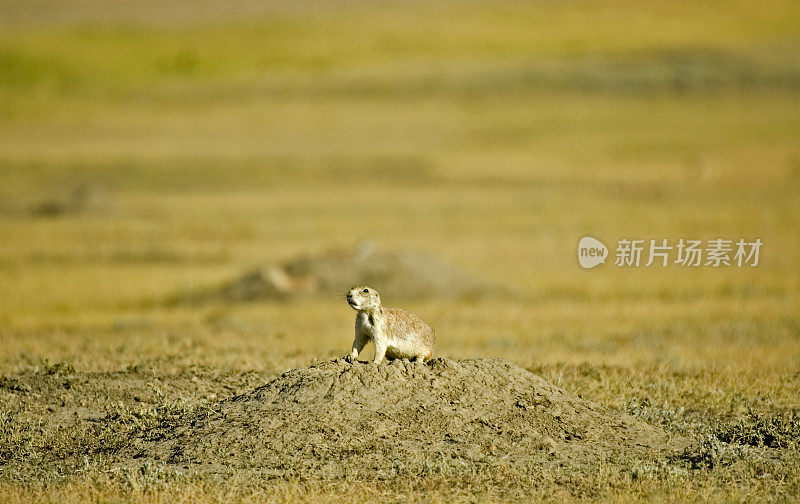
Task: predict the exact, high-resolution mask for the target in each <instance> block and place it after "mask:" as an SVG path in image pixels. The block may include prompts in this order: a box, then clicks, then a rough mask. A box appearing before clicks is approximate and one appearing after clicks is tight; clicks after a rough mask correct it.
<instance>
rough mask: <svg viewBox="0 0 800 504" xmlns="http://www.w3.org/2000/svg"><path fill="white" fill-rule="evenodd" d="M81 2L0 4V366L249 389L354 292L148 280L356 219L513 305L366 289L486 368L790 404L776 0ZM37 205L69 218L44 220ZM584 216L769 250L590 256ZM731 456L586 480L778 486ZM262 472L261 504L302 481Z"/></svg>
mask: <svg viewBox="0 0 800 504" xmlns="http://www.w3.org/2000/svg"><path fill="white" fill-rule="evenodd" d="M112 3H113V2H112ZM45 4H46V3H43V4H42V5H45ZM31 5H33V4H31ZM76 5H79V7H76V9H77V10H80V9H87V10H88V11H91V12H93V13H94V14H96V16H94V17H84V18H82V20H81V17H80V16H79V15H77V14H75V13H74V12H73V13H66V11H64V10H59V9H52V10H46V9H45V10H42V11H35V9H36V7H35V6H30V5H29V6H25V5H24V3H20V2H7V3H4V4H3V5H2V6H0V17H2V20H0V374H13V373H16V372H20V371H22V370H26V369H35V368H37V367H38V366H42V365H43V362H44V361H45V360H49V361H50V362H54V361H62V360H63V361H66V362H69V363H71V364H72V365H74V366H75V368H76V369H78V370H79V371H93V370H117V369H123V368H125V367H126V366H129V365H135V364H137V363H141V362H151V363H152V362H156V363H158V365H159V366H163V368H164V369H165V370H167V371H171V370H179V369H181V368H182V367H185V366H191V365H195V364H202V365H209V366H215V367H218V368H219V369H225V370H236V371H245V370H257V371H258V372H261V373H264V376H265V379H266V377H268V376H271V375H273V374H275V373H279V372H281V371H283V370H285V369H288V368H291V367H297V366H304V365H307V364H308V363H310V362H312V361H314V360H319V359H330V358H333V357H337V356H341V355H343V354H344V353H345V352H346V350H347V348H348V346H349V344H350V340H351V332H352V318H353V312H352V311H351V310H350V309H349V307H347V306H346V305H345V304H344V303H343V302H342V300H341V299H338V298H332V299H327V298H321V299H312V300H302V301H297V302H275V303H273V302H258V303H249V304H228V303H223V302H208V303H204V304H198V305H174V304H171V303H169V302H168V300H169V299H171V298H172V297H173V296H174V295H176V294H177V293H181V292H187V291H192V290H202V289H208V288H213V287H214V286H215V285H218V284H219V283H221V282H224V281H226V280H229V279H231V278H234V277H236V276H238V275H240V274H241V273H243V272H244V271H246V270H248V269H249V268H251V267H254V266H258V265H264V264H268V263H278V262H281V261H283V260H285V259H289V258H292V257H294V256H296V255H298V254H306V253H319V252H323V251H325V250H326V249H328V248H331V247H342V246H350V245H352V244H354V243H356V242H358V241H359V240H363V239H373V240H375V241H376V242H377V243H378V244H379V246H380V247H382V248H384V249H390V250H395V249H409V248H411V249H422V250H425V251H427V252H429V253H431V254H434V255H436V256H439V257H442V258H443V259H445V260H447V261H449V262H451V263H453V264H455V265H457V266H458V267H460V268H462V269H464V270H465V271H468V272H471V273H474V274H475V275H478V276H479V277H481V278H483V279H486V280H487V281H490V282H493V283H499V284H504V285H506V286H508V287H509V288H510V289H511V290H513V291H514V292H515V293H516V294H517V295H516V296H513V297H512V296H510V297H506V298H503V299H495V298H486V299H478V300H470V301H456V300H449V299H428V300H413V299H398V300H393V299H386V300H385V301H386V303H387V304H389V305H397V304H402V305H403V306H404V307H407V308H409V309H412V310H414V311H415V312H417V313H419V314H420V315H422V316H423V317H424V318H425V319H427V320H429V321H430V322H431V324H432V325H433V326H434V327H435V328H436V331H437V336H438V338H439V343H438V352H437V353H438V354H439V355H443V356H446V357H451V358H466V357H503V358H507V359H510V360H512V361H514V362H517V363H519V364H521V365H524V366H526V367H528V368H530V369H533V370H536V371H537V372H540V373H541V374H543V376H545V377H546V378H547V379H548V380H551V381H553V382H554V383H556V384H557V385H559V386H561V387H564V388H566V389H568V390H571V391H573V392H577V393H581V394H583V395H584V397H588V398H590V399H593V400H596V401H598V402H601V403H603V404H607V405H610V406H614V407H619V408H622V409H624V408H626V407H627V405H628V404H629V402H630V401H633V400H640V399H641V398H642V397H645V396H649V397H651V398H652V399H653V401H654V402H657V403H659V404H666V405H667V406H665V407H669V408H673V409H680V408H686V409H690V410H697V411H702V410H704V409H707V410H708V411H712V412H713V413H714V414H715V415H721V414H722V413H724V412H733V411H736V410H737V408H744V409H747V408H754V409H757V410H758V409H763V410H771V408H797V407H798V406H799V405H800V403H799V401H800V390H798V385H797V383H798V380H797V377H798V375H797V373H798V364H799V363H800V344H799V343H800V312H799V311H798V306H800V266H798V263H797V258H798V257H800V241H798V233H797V219H798V216H800V114H799V113H798V110H800V63H798V61H800V4H798V3H796V2H767V3H764V2H752V1H740V2H726V3H725V5H724V6H722V5H720V4H719V3H717V2H671V3H669V4H666V3H661V4H652V5H651V4H650V3H647V4H643V3H641V2H627V1H614V2H536V3H525V2H522V3H513V4H512V3H510V2H508V3H505V2H501V3H477V2H476V3H470V2H466V3H451V2H445V3H437V4H436V5H433V6H431V5H428V4H427V3H422V2H420V3H410V4H409V3H404V4H403V5H402V7H400V6H390V5H384V4H382V3H381V4H375V5H370V4H368V3H364V4H360V3H356V2H353V3H348V4H346V5H344V6H338V7H331V6H324V7H322V6H319V5H316V4H315V3H313V2H312V3H308V4H298V5H299V6H298V7H296V8H285V7H284V8H279V7H277V6H274V7H269V6H267V7H263V8H258V9H256V11H257V14H255V15H248V16H237V15H235V14H227V15H222V16H214V15H210V14H209V13H208V12H205V13H204V12H194V13H192V12H190V11H189V10H185V11H182V10H180V9H178V8H177V7H175V6H173V7H171V8H172V9H176V10H175V11H172V10H170V11H169V12H170V13H168V15H166V16H165V17H163V18H161V17H159V16H157V15H153V14H151V13H150V11H149V10H147V9H152V6H150V7H146V6H144V4H143V6H142V7H137V8H131V11H130V12H132V13H134V14H136V15H133V14H131V15H130V16H129V17H126V16H122V18H121V21H120V19H119V18H115V17H114V16H113V15H110V14H108V12H112V10H108V11H107V10H105V9H103V7H102V6H103V5H104V4H103V3H96V4H95V3H86V4H83V3H79V4H76ZM175 5H179V4H175ZM30 9H34V11H30ZM60 9H63V7H62V8H60ZM92 9H94V10H92ZM137 9H138V10H137ZM259 9H260V10H259ZM25 12H35V13H36V16H29V15H26V16H23V14H24V13H25ZM153 12H157V10H155V11H153ZM175 12H179V13H180V15H178V14H175ZM48 13H49V14H48ZM129 14H130V13H129ZM184 14H185V15H184ZM15 16H17V17H18V18H19V19H24V20H25V22H22V21H20V22H14V19H17V18H15ZM104 16H107V17H104ZM34 18H35V19H34ZM76 19H77V20H76ZM81 188H85V190H86V191H87V192H88V194H89V195H90V198H89V200H88V201H87V202H86V204H85V205H83V206H80V207H76V208H70V207H69V202H70V201H71V198H73V195H74V193H75V192H76V191H77V190H80V189H81ZM52 202H56V203H63V202H66V203H65V205H66V207H65V208H66V210H65V211H64V212H63V213H62V214H59V215H47V214H46V212H45V213H42V212H38V211H37V209H38V208H42V206H43V205H45V206H46V205H47V204H49V203H52ZM584 235H592V236H596V237H598V238H600V239H601V240H603V241H605V242H606V244H607V245H609V246H611V247H612V248H613V245H614V243H615V242H616V240H618V239H621V238H638V239H646V240H650V239H656V240H660V239H663V238H667V239H669V240H670V241H672V242H675V241H677V240H678V239H680V238H685V239H702V240H710V239H715V238H727V239H732V240H737V239H739V238H744V239H747V240H752V239H755V238H760V239H761V240H762V241H763V242H764V246H763V248H762V251H761V258H760V264H759V265H758V267H755V268H750V267H747V266H745V267H741V268H739V267H736V266H732V267H725V268H719V269H716V268H711V267H700V268H682V267H680V266H678V265H671V266H669V267H667V268H662V267H660V266H651V267H647V268H645V267H643V266H642V267H639V268H628V269H626V268H618V267H616V266H614V265H613V264H612V263H613V257H612V258H611V260H610V261H609V262H608V263H607V264H605V265H603V266H600V267H598V268H596V269H594V270H591V271H584V270H582V269H580V268H579V266H578V263H577V260H576V246H577V242H578V240H579V239H580V237H582V236H584ZM645 261H646V258H645ZM357 281H358V279H354V282H357ZM581 366H589V367H590V369H589V371H586V373H584V374H582V373H583V371H581V370H582V369H584V368H582V367H581ZM709 415H710V413H709ZM795 472H796V471H795ZM726 477H727V476H725V475H723V476H719V479H716V480H715V479H713V478H712V479H709V480H702V479H691V478H689V477H687V479H686V481H682V482H676V481H672V482H671V483H669V485H667V484H664V483H663V482H661V483H659V482H652V481H651V482H648V483H644V482H641V481H640V482H639V483H638V484H639V485H641V486H639V487H637V486H636V485H634V484H632V483H631V482H630V481H615V482H614V485H616V486H615V487H614V488H615V489H614V490H609V492H610V493H609V494H608V495H606V497H608V498H609V499H612V500H613V499H614V498H618V499H620V500H626V499H628V500H636V499H645V498H648V497H653V496H664V495H666V496H672V497H673V498H677V499H684V498H685V499H686V500H692V499H701V498H703V497H709V496H712V497H714V498H716V499H719V500H721V501H724V500H727V499H737V498H738V499H745V500H747V499H748V498H756V499H758V498H761V499H765V498H769V497H770V496H771V497H775V492H778V491H779V490H786V487H785V486H784V487H782V486H780V485H781V484H785V485H789V483H776V482H774V481H772V480H770V481H769V482H767V483H764V482H763V481H761V480H759V482H758V483H756V482H753V486H752V487H749V488H750V490H749V491H752V492H754V493H752V494H748V493H747V492H748V490H746V489H744V487H736V486H735V485H734V486H731V487H726V485H725V478H726ZM731 477H733V476H731ZM792 478H795V479H794V480H792ZM798 480H800V478H798V477H797V475H796V474H794V473H792V475H789V476H787V478H786V481H789V482H791V481H798ZM427 484H428V483H426V485H427ZM470 484H471V483H468V484H467V483H465V486H464V487H463V488H462V491H463V494H460V498H462V499H467V498H468V497H469V495H470V494H471V493H473V492H478V493H480V491H479V490H476V488H477V487H476V488H473V487H471V486H470ZM78 485H80V483H79V484H78ZM286 485H288V486H287V487H286V488H284V487H280V488H278V487H275V488H272V489H271V490H270V491H272V492H275V495H274V496H273V497H274V498H275V499H276V500H277V501H280V500H281V499H283V500H292V499H296V498H297V497H298V496H299V494H301V490H299V489H298V488H294V487H291V485H292V484H290V483H287V484H286ZM437 485H438V486H437ZM648 485H650V486H648ZM759 485H761V486H759ZM423 486H424V485H423ZM429 486H430V489H429V490H430V492H432V493H433V495H435V496H438V497H437V498H442V499H444V498H445V497H446V494H447V491H446V485H445V486H443V484H441V483H436V482H430V483H429ZM501 486H502V485H501ZM345 487H346V485H345V486H344V487H342V488H328V487H326V488H324V489H322V490H319V491H318V494H316V495H317V497H318V498H319V499H321V500H323V501H324V500H329V501H333V502H338V501H339V500H337V499H339V497H340V495H341V494H342V493H344V492H347V491H351V490H352V489H350V488H345ZM687 488H688V489H689V490H687ZM790 488H792V487H790ZM464 489H467V490H464ZM795 489H796V488H795ZM361 490H363V491H365V492H366V493H365V495H366V497H364V498H365V499H369V498H375V499H380V498H382V499H390V498H396V499H412V498H419V494H418V493H415V492H418V489H414V488H405V489H401V490H398V491H397V492H399V493H392V491H391V490H390V489H387V488H383V487H380V485H378V486H377V487H375V488H373V487H369V488H367V487H365V488H362V489H361ZM58 491H59V492H61V491H64V489H63V488H62V489H61V490H58ZM67 491H68V492H69V491H71V490H67ZM77 491H78V492H83V493H81V495H85V496H86V498H87V499H90V498H97V499H99V500H102V499H111V497H109V494H103V495H105V496H104V497H103V496H101V497H97V496H94V497H92V495H93V492H95V491H96V488H95V487H93V486H91V484H88V483H87V486H86V487H79V488H78V490H77ZM172 491H174V494H173V493H169V492H172ZM216 491H217V490H215V489H208V488H206V489H204V488H203V487H202V485H201V486H199V487H195V486H192V485H189V484H186V485H184V486H181V485H178V486H177V487H175V488H174V489H172V490H169V492H167V493H162V494H159V493H157V492H156V493H155V494H151V495H140V496H139V498H140V500H141V501H144V502H146V501H153V502H158V501H160V500H170V499H171V497H173V496H174V497H175V498H176V499H180V498H184V499H188V500H194V499H197V498H202V497H198V496H204V497H206V498H213V495H216V494H215V493H214V492H216ZM302 491H303V492H305V491H309V489H307V488H306V489H305V490H302ZM2 492H6V495H7V497H8V499H5V498H0V500H8V501H9V502H16V501H15V500H14V499H17V498H22V499H23V501H25V499H27V500H37V499H38V498H40V497H42V495H41V494H35V493H30V494H27V495H24V494H23V495H22V497H20V494H19V493H17V490H16V489H15V488H12V487H6V488H5V489H4V490H2V491H0V496H3V495H4V494H3V493H2ZM182 492H183V493H182ZM281 492H283V493H281ZM615 492H616V493H615ZM759 492H761V493H759ZM545 493H546V492H545ZM123 494H124V492H123ZM49 495H51V496H55V497H53V498H54V499H55V500H58V499H59V498H60V497H58V495H60V494H56V493H52V494H49ZM483 495H486V496H487V499H491V498H492V495H493V494H492V492H491V490H483ZM552 495H553V494H550V497H552ZM165 496H166V497H165ZM209 496H211V497H209ZM427 496H428V495H427V494H426V497H427ZM262 497H263V496H262ZM236 498H241V499H243V500H247V499H252V500H257V499H258V498H257V496H255V497H254V496H252V495H251V496H237V497H236ZM667 500H669V499H668V498H667ZM433 501H435V499H433Z"/></svg>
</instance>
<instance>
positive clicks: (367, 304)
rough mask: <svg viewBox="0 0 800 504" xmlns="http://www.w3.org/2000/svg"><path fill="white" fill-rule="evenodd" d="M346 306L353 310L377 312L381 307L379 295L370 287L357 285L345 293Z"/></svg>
mask: <svg viewBox="0 0 800 504" xmlns="http://www.w3.org/2000/svg"><path fill="white" fill-rule="evenodd" d="M347 304H349V305H350V306H352V307H353V309H354V310H377V309H378V308H380V307H381V295H380V294H378V291H376V290H375V289H373V288H372V287H367V286H366V285H359V286H357V287H353V288H352V289H350V292H348V293H347Z"/></svg>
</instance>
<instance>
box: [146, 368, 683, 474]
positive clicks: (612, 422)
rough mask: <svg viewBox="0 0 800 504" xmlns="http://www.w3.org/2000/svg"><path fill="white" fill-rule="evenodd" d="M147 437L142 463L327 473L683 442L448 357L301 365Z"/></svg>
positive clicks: (607, 455) (467, 465)
mask: <svg viewBox="0 0 800 504" xmlns="http://www.w3.org/2000/svg"><path fill="white" fill-rule="evenodd" d="M147 437H148V440H146V441H145V440H143V439H139V440H138V441H136V442H135V443H134V446H133V449H134V452H132V453H131V455H132V456H133V458H134V459H136V460H138V461H140V463H142V462H143V461H148V462H150V463H153V462H157V463H166V464H168V465H171V466H177V467H180V468H183V469H189V470H196V471H200V472H203V473H212V474H213V473H225V472H229V471H231V470H232V469H234V468H236V469H237V470H242V469H246V470H250V471H255V472H257V473H260V474H261V475H264V476H267V477H286V476H300V477H311V478H326V479H327V478H391V477H395V476H398V475H402V474H430V473H436V474H460V473H464V472H474V471H476V470H482V469H497V468H501V469H502V468H506V469H509V470H514V471H522V472H524V473H533V472H535V471H537V470H538V471H540V470H541V469H542V467H543V465H544V464H552V463H554V462H555V463H558V464H560V465H573V464H574V465H578V466H583V467H584V468H585V467H587V465H589V466H592V465H595V464H598V463H600V462H608V461H610V460H618V461H621V460H622V459H624V460H631V459H650V458H652V457H657V456H663V455H664V454H665V453H666V452H667V451H668V450H671V449H673V448H676V447H677V444H680V443H675V442H672V441H670V440H669V439H668V437H667V435H666V434H665V433H664V431H662V430H659V429H657V428H655V427H652V426H650V425H648V424H645V423H643V422H641V421H638V420H635V419H634V418H632V417H629V416H627V415H619V414H615V413H611V412H609V411H607V410H605V409H604V408H602V407H601V406H599V405H596V404H593V403H591V402H589V401H586V400H583V399H581V398H578V397H575V396H573V395H570V394H568V393H566V392H564V391H563V390H561V389H559V388H557V387H555V386H553V385H551V384H549V383H547V382H546V381H544V380H543V379H542V378H540V377H538V376H536V375H534V374H532V373H530V372H528V371H526V370H524V369H522V368H520V367H518V366H516V365H514V364H511V363H509V362H507V361H503V360H489V359H479V360H466V361H452V360H448V359H441V358H440V359H434V360H432V361H430V362H428V363H427V364H424V363H421V362H410V361H399V360H398V361H392V362H388V363H383V364H380V365H375V364H367V363H361V362H357V363H355V364H349V363H347V362H346V361H344V360H343V359H339V360H334V361H331V362H326V363H323V364H319V365H316V366H312V367H309V368H303V369H295V370H292V371H289V372H286V373H284V374H283V375H281V376H280V377H278V378H276V379H274V380H272V381H271V382H269V383H268V384H266V385H264V386H262V387H259V388H257V389H255V390H253V391H252V392H249V393H246V394H243V395H239V396H236V397H233V398H231V399H229V400H226V401H223V402H221V403H219V404H218V405H216V406H214V407H212V408H210V409H209V410H207V411H203V412H202V413H200V414H198V415H195V416H194V417H193V418H189V419H187V421H186V422H185V424H184V425H180V426H177V427H170V428H164V429H162V430H161V431H153V432H150V433H149V434H148V436H147Z"/></svg>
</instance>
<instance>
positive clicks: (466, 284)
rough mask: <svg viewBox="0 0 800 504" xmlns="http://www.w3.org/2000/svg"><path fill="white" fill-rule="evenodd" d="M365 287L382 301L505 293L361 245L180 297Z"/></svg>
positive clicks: (418, 255) (420, 257)
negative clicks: (373, 290)
mask: <svg viewBox="0 0 800 504" xmlns="http://www.w3.org/2000/svg"><path fill="white" fill-rule="evenodd" d="M359 284H368V285H371V286H372V287H374V288H376V289H377V290H378V291H380V292H381V294H382V295H383V296H384V298H385V299H408V298H412V297H413V298H415V299H420V298H429V297H446V298H462V299H463V298H476V297H480V296H482V295H485V294H490V293H495V294H497V293H502V292H504V290H502V289H500V288H498V287H493V286H490V285H488V284H487V283H485V282H482V281H480V280H478V279H477V278H475V277H473V276H471V275H469V274H467V273H465V272H463V271H461V270H459V269H458V268H456V267H454V266H452V265H450V264H446V263H444V262H443V261H441V260H439V259H437V258H435V257H432V256H431V255H429V254H426V253H424V252H419V251H397V252H388V251H381V250H379V249H378V248H377V247H376V246H375V244H374V243H372V242H364V243H361V244H359V245H358V246H356V247H353V248H348V249H337V250H330V251H328V252H325V253H323V254H319V255H308V256H301V257H297V258H295V259H292V260H290V261H287V262H286V263H284V264H283V265H281V266H266V267H262V268H257V269H254V270H252V271H249V272H247V273H245V274H244V275H242V276H241V277H239V278H236V279H234V280H232V281H230V282H228V283H226V284H224V285H222V286H220V287H219V288H217V289H216V290H214V291H211V292H207V293H205V294H199V295H183V296H179V298H180V299H179V301H203V300H208V299H223V300H226V301H233V302H239V301H253V300H259V299H281V298H293V297H298V296H308V295H319V294H324V295H340V294H343V293H344V292H346V291H347V290H348V289H349V288H351V287H352V286H353V285H359Z"/></svg>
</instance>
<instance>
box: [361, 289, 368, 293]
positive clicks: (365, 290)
mask: <svg viewBox="0 0 800 504" xmlns="http://www.w3.org/2000/svg"><path fill="white" fill-rule="evenodd" d="M361 292H365V293H367V294H369V289H364V290H363V291H361Z"/></svg>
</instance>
